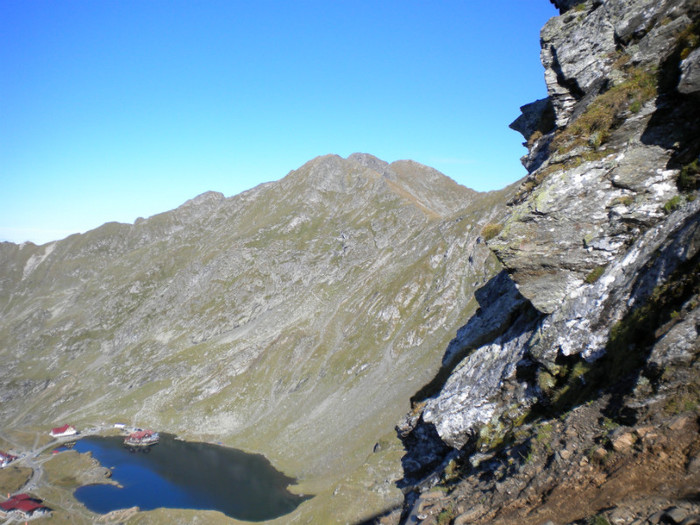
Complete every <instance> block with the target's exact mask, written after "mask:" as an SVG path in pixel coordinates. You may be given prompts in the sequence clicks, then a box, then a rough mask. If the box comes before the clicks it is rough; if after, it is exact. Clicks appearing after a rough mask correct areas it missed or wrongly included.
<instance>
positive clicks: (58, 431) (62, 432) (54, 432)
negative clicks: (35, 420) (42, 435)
mask: <svg viewBox="0 0 700 525" xmlns="http://www.w3.org/2000/svg"><path fill="white" fill-rule="evenodd" d="M77 433H78V431H77V430H75V427H72V426H71V425H63V426H62V427H56V428H52V429H51V432H50V434H51V436H52V437H61V436H74V435H75V434H77Z"/></svg>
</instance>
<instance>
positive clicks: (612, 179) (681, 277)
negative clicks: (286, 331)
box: [402, 0, 700, 523]
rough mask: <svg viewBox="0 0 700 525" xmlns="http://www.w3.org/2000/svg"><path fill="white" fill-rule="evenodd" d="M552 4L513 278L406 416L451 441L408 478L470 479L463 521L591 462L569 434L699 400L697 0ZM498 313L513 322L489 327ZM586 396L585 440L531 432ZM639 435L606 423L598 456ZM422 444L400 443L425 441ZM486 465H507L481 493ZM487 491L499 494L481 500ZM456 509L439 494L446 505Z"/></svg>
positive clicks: (512, 217)
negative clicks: (536, 468) (610, 429)
mask: <svg viewBox="0 0 700 525" xmlns="http://www.w3.org/2000/svg"><path fill="white" fill-rule="evenodd" d="M554 3H555V5H557V7H558V8H559V9H560V10H561V12H562V15H561V16H559V17H555V18H554V19H552V20H550V21H549V22H548V23H547V25H546V26H545V28H544V29H543V31H542V61H543V64H544V65H545V70H546V73H545V79H546V83H547V89H548V92H549V98H548V99H545V100H541V101H537V102H535V103H533V104H530V105H526V106H523V108H521V111H522V113H523V115H522V116H521V117H520V118H519V119H517V120H516V121H515V122H514V123H513V125H512V127H513V128H514V129H517V130H519V131H521V132H522V133H523V135H524V136H525V138H526V139H528V142H527V146H528V148H529V152H528V155H527V156H526V157H525V158H524V159H523V163H524V164H525V165H526V167H528V170H529V171H530V172H531V173H530V175H528V177H527V178H526V179H525V181H524V182H523V184H522V186H521V187H520V189H519V190H518V192H517V194H516V196H515V198H514V199H513V200H512V201H511V202H510V203H509V206H510V208H509V209H510V213H509V216H508V218H507V219H506V220H505V221H504V222H503V224H502V228H501V229H500V233H498V234H497V235H496V236H495V237H493V238H491V239H489V240H488V241H487V242H488V245H489V247H490V248H491V249H492V250H493V251H494V253H495V254H496V255H497V257H498V258H499V260H500V261H501V262H502V263H503V265H504V267H505V271H506V272H507V275H508V277H509V278H510V279H512V281H513V282H514V284H515V286H516V287H517V292H518V294H517V295H507V294H505V295H504V294H499V293H498V292H497V290H498V289H500V287H496V286H493V285H492V286H486V287H484V288H483V289H482V290H481V293H484V292H486V291H488V293H486V294H485V295H486V296H487V297H488V298H484V296H482V300H480V301H479V302H480V306H481V307H482V310H480V311H479V312H478V313H477V314H475V315H474V316H473V317H472V318H470V319H469V320H468V322H467V323H466V324H465V325H464V327H463V328H462V329H460V330H459V332H458V338H457V339H455V340H454V341H453V342H452V343H451V344H450V346H449V347H448V350H447V352H446V356H445V362H446V363H448V362H449V363H452V365H451V367H450V374H449V376H447V377H442V378H441V381H440V388H439V389H436V390H435V391H433V392H429V395H427V396H426V398H425V399H424V400H423V405H422V407H421V411H420V412H418V413H415V414H414V415H413V416H412V418H411V421H412V422H413V428H415V429H416V431H419V432H422V433H423V438H424V441H425V440H426V439H427V436H428V435H432V434H431V432H433V431H434V432H433V434H436V435H437V436H439V438H440V440H441V442H442V443H444V444H446V445H449V446H450V447H451V450H442V451H441V455H440V458H441V461H438V458H437V457H436V456H435V455H433V456H432V457H431V459H430V468H427V469H424V470H420V468H419V467H418V465H416V464H413V465H412V468H413V472H414V473H415V472H421V474H422V476H423V477H422V480H421V481H414V483H415V486H416V487H420V490H425V487H426V486H430V485H432V484H434V483H442V484H445V485H447V486H448V487H450V490H455V491H462V488H460V487H464V490H463V491H462V493H463V494H464V495H465V496H464V500H463V501H464V504H463V505H462V508H464V512H465V513H467V514H469V517H468V518H467V517H464V520H466V521H464V522H465V523H472V522H474V523H492V522H494V518H495V517H496V516H498V513H499V512H502V509H505V508H511V509H515V508H520V507H527V505H528V504H530V503H532V502H535V501H540V502H541V500H538V499H537V498H546V494H547V493H548V491H549V492H551V491H553V490H555V489H554V487H555V486H556V483H561V482H562V480H559V482H557V481H554V480H555V479H556V478H557V476H556V474H554V475H552V474H547V471H546V468H547V467H548V466H551V465H554V464H556V466H557V468H556V471H557V472H571V471H574V470H576V469H578V468H580V467H581V466H582V465H584V463H586V462H588V461H589V460H590V456H589V457H586V458H585V460H583V459H581V456H580V455H579V454H578V452H577V450H578V451H579V452H580V449H577V448H576V447H577V446H581V447H582V446H586V447H592V448H591V449H590V450H594V448H595V445H596V443H600V442H602V439H603V438H602V437H601V436H603V435H605V434H606V430H605V429H604V428H600V427H597V426H596V425H597V424H600V421H604V420H605V421H611V422H612V423H610V424H614V425H621V426H625V425H632V426H633V425H634V424H635V423H636V422H638V421H640V420H643V419H645V418H646V419H647V420H649V421H652V420H653V421H656V422H657V424H659V425H664V424H672V423H670V422H669V421H670V419H669V416H668V414H669V413H673V414H677V413H678V412H682V411H684V410H686V411H689V412H697V407H698V406H699V405H700V394H699V392H700V373H699V372H700V371H699V370H698V368H697V363H698V359H699V357H700V344H698V342H697V340H698V337H697V336H698V332H699V329H698V324H697V323H698V311H699V310H698V305H699V304H700V277H699V275H700V266H699V264H700V200H698V199H697V197H698V194H697V186H696V185H695V184H694V183H693V182H692V181H693V180H694V179H692V177H694V175H693V174H694V173H695V172H696V166H697V164H698V162H700V139H698V137H700V104H699V101H698V99H697V97H696V95H695V94H693V93H695V87H693V86H694V84H695V80H693V79H694V78H695V72H694V71H695V69H694V68H695V67H696V61H697V55H696V53H697V49H696V48H697V46H698V43H700V37H699V36H698V27H700V23H699V21H700V5H698V4H697V2H691V1H683V0H672V1H663V2H656V1H654V2H652V1H649V0H609V1H602V2H601V1H591V0H589V1H587V2H554ZM549 107H551V110H552V112H553V118H551V117H549V116H547V111H548V110H547V108H549ZM689 181H690V182H689ZM505 298H507V299H505ZM517 298H520V299H517ZM520 301H522V302H520ZM489 305H492V306H491V308H492V307H493V306H495V305H499V306H498V310H499V312H501V315H500V316H499V315H494V314H492V313H489V317H488V318H489V319H492V321H493V323H491V324H490V323H488V322H485V321H484V318H480V317H479V315H482V314H483V313H484V312H487V311H489V310H490V307H489ZM504 318H508V321H507V323H505V326H506V328H505V329H504V330H494V329H493V324H499V320H502V319H504ZM460 338H461V339H462V340H463V341H464V343H463V344H462V345H461V346H460V343H459V342H458V340H459V339H460ZM459 348H462V349H463V351H461V352H457V351H455V349H459ZM454 360H457V361H458V362H457V363H454V362H453V361H454ZM660 404H661V405H664V406H665V407H666V408H662V407H661V406H660ZM584 406H593V407H596V408H595V409H592V410H593V413H596V414H598V416H597V417H599V421H598V423H595V422H592V427H591V437H590V441H587V442H586V443H588V444H586V445H584V444H583V442H581V443H579V444H576V445H574V444H573V441H574V440H571V442H570V440H568V439H567V440H566V441H567V442H561V443H558V444H557V443H555V442H554V441H550V442H549V444H548V445H547V447H545V448H537V447H539V445H538V442H539V441H538V440H544V439H545V438H544V437H538V434H537V432H544V430H542V429H543V428H546V429H549V428H550V426H551V425H554V424H556V423H551V422H547V420H548V418H551V417H558V418H564V417H565V415H566V414H567V413H568V411H571V410H577V409H578V408H581V409H582V410H583V407H584ZM669 407H670V408H669ZM689 417H696V416H694V415H691V416H689ZM662 421H663V422H665V423H661V422H662ZM533 422H535V423H533ZM533 425H534V426H533ZM538 425H541V426H538ZM572 425H573V423H572ZM409 426H410V425H409ZM426 426H429V428H431V429H433V430H431V432H426V431H425V430H424V429H425V428H426ZM574 426H575V425H574ZM402 429H404V433H406V432H405V425H404V426H403V427H402ZM537 429H539V430H537ZM560 431H561V432H571V433H572V436H573V435H575V434H574V433H575V432H576V429H574V428H569V427H567V426H563V427H562V428H561V429H560ZM546 432H550V430H546ZM639 432H644V430H640V431H639ZM640 435H641V434H640ZM630 436H633V434H631V433H630V431H629V429H628V431H627V432H626V433H625V432H622V431H620V433H619V435H618V434H614V435H610V441H608V442H605V443H603V445H604V446H603V448H602V451H601V454H602V456H601V457H603V456H606V454H608V452H611V453H618V454H622V453H625V454H627V453H630V451H631V450H633V449H634V447H635V446H637V445H635V443H636V441H635V440H634V439H632V438H631V437H630ZM408 439H410V433H409V438H408ZM547 439H549V438H547ZM630 439H631V441H630ZM635 439H636V438H635ZM598 440H601V441H598ZM406 442H408V441H406ZM417 443H418V442H417V441H416V442H413V443H412V444H411V445H410V446H409V445H407V457H413V458H414V459H415V458H420V457H421V451H420V448H419V446H418V445H417ZM425 446H426V447H427V446H428V444H427V443H426V445H425ZM430 446H431V447H432V450H437V447H436V446H435V445H434V444H432V445H430ZM606 446H607V447H608V448H605V447H606ZM694 446H695V445H692V446H691V445H690V444H689V445H688V448H687V449H686V452H687V453H688V454H691V455H692V453H693V452H692V451H693V450H694V449H693V447H694ZM572 447H573V448H572ZM636 450H639V448H637V449H636ZM534 451H537V453H538V454H541V455H542V457H543V465H545V466H544V467H540V468H545V471H544V472H543V474H542V476H541V477H540V476H534V475H533V474H532V472H531V469H530V467H529V466H527V463H528V461H529V460H528V459H526V458H528V457H531V455H532V454H534ZM652 455H653V453H652ZM650 458H651V456H649V457H647V459H648V460H650V461H651V459H650ZM416 461H417V460H416ZM644 461H646V460H644ZM644 461H641V462H640V463H639V464H636V465H637V466H636V467H634V468H640V471H641V470H643V469H644V468H646V466H645V463H644ZM414 463H415V462H414ZM632 463H634V461H633V462H632ZM674 465H675V464H674ZM630 468H632V467H630ZM674 468H679V467H678V466H677V465H676V466H673V467H669V469H670V470H669V472H672V471H673V469H674ZM669 475H670V476H672V474H671V473H670V474H669ZM630 476H634V474H633V473H632V472H630ZM414 477H415V476H414ZM455 478H461V479H462V480H465V479H466V480H469V481H462V482H460V481H454V479H455ZM488 479H493V480H497V481H494V485H493V487H492V489H489V490H493V491H494V492H489V493H488V495H487V494H486V492H485V491H484V484H483V483H484V480H488ZM679 479H680V478H679ZM435 480H438V481H435ZM518 480H519V481H518ZM528 480H529V481H528ZM407 481H410V479H409V478H407ZM470 483H471V485H469V484H470ZM409 484H410V483H409ZM466 485H469V487H466ZM678 488H679V490H680V486H679V487H678ZM639 490H642V489H639ZM644 490H646V489H644ZM466 494H476V496H473V497H472V496H466ZM514 494H520V499H518V498H516V497H515V496H514ZM528 494H530V495H529V496H528ZM620 494H622V493H620ZM630 494H631V493H630V492H625V495H624V497H625V498H626V497H628V496H629V495H630ZM523 495H525V497H526V498H527V501H525V500H523V499H522V498H523ZM619 497H620V498H623V496H622V495H620V496H619ZM413 498H415V496H413ZM479 498H482V499H481V500H479ZM447 499H449V498H447ZM484 500H490V502H491V503H490V505H486V506H483V507H479V508H480V509H481V511H480V512H476V513H474V512H473V509H474V508H476V506H478V505H480V504H481V501H484ZM407 501H409V504H408V505H407V507H406V509H405V512H404V517H406V516H414V517H416V516H418V515H419V514H420V513H421V512H422V511H421V510H420V509H424V507H425V506H426V502H425V501H424V500H423V499H421V498H420V497H418V498H417V499H415V501H414V499H407ZM458 505H459V501H458V500H456V499H454V498H453V499H452V500H451V501H450V503H449V506H450V508H452V509H454V508H457V506H458ZM533 505H534V503H533ZM447 507H448V505H434V509H435V512H436V513H437V512H442V511H445V509H446V508H447ZM470 508H471V509H472V510H467V509H470ZM499 509H501V510H499ZM589 510H591V509H589ZM593 510H595V509H593ZM657 510H658V509H657ZM423 514H424V515H427V514H426V513H425V512H423ZM472 514H473V515H472ZM433 515H434V516H437V514H433ZM520 517H521V518H522V515H521V516H520ZM580 518H585V515H582V516H580ZM426 519H427V518H426ZM459 519H460V518H458V519H457V521H456V522H460V521H459ZM546 519H547V518H546V517H545V518H544V519H543V520H541V521H540V522H538V523H542V522H544V521H546ZM572 519H573V518H572ZM495 521H497V520H495ZM516 521H518V520H516ZM518 522H520V521H518ZM504 523H508V521H507V520H505V521H504Z"/></svg>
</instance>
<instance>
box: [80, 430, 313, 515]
mask: <svg viewBox="0 0 700 525" xmlns="http://www.w3.org/2000/svg"><path fill="white" fill-rule="evenodd" d="M74 450H76V451H78V452H80V453H85V452H90V453H92V456H93V457H94V458H95V459H97V460H98V461H99V462H100V463H101V464H102V465H103V466H104V467H107V468H109V469H111V471H112V480H114V481H116V482H117V483H119V486H117V485H112V484H99V485H86V486H83V487H80V488H78V489H77V490H76V491H75V497H76V499H78V501H80V502H81V503H83V504H84V505H85V506H86V507H87V508H88V509H90V510H91V511H93V512H95V513H98V514H104V513H107V512H110V511H113V510H118V509H125V508H129V507H134V506H137V507H139V508H140V509H141V510H153V509H156V508H161V507H165V508H181V509H200V510H217V511H220V512H222V513H224V514H226V515H227V516H229V517H232V518H235V519H237V520H242V521H264V520H270V519H274V518H278V517H280V516H283V515H285V514H288V513H289V512H291V511H293V510H294V509H295V508H296V507H297V506H298V505H299V504H300V503H301V502H302V501H304V500H306V499H308V497H306V496H299V495H296V494H292V493H290V492H289V491H288V490H287V487H288V486H289V485H290V484H293V483H294V481H295V480H294V479H292V478H289V477H287V476H285V475H284V474H282V473H281V472H279V471H277V470H276V469H275V468H274V467H273V466H272V465H271V464H270V462H269V461H268V460H267V459H265V457H264V456H261V455H254V454H248V453H245V452H242V451H239V450H236V449H232V448H227V447H223V446H219V445H213V444H208V443H198V442H188V441H182V440H179V439H176V438H175V436H172V435H169V434H160V441H159V443H157V444H155V445H151V446H148V447H140V448H137V449H134V448H127V447H126V446H125V445H124V438H123V437H116V436H113V437H99V436H90V437H85V438H82V439H79V440H77V442H76V443H75V446H74Z"/></svg>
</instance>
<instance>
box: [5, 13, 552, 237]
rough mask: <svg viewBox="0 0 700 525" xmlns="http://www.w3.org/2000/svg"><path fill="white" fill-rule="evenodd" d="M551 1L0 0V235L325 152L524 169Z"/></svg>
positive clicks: (499, 176) (73, 223)
mask: <svg viewBox="0 0 700 525" xmlns="http://www.w3.org/2000/svg"><path fill="white" fill-rule="evenodd" d="M555 14H556V12H555V10H554V8H553V7H552V6H551V4H550V3H549V2H548V1H547V0H527V1H524V0H505V1H502V2H498V3H495V2H487V1H474V2H472V1H467V0H461V1H456V0H443V1H441V2H428V1H426V0H401V1H393V0H386V1H382V2H377V1H371V2H370V1H365V0H354V1H344V0H331V1H329V0H325V1H316V0H294V1H292V0H286V1H271V0H254V1H245V2H244V1H239V0H226V1H224V0H221V1H218V0H196V1H195V0H190V1H183V0H163V1H159V0H139V1H126V0H119V1H118V0H98V1H95V0H85V1H76V0H62V1H61V2H56V1H53V0H51V1H47V0H0V182H1V183H2V191H1V192H0V240H9V241H12V242H22V241H25V240H31V241H33V242H36V243H43V242H47V241H49V240H54V239H59V238H63V237H65V236H67V235H69V234H70V233H74V232H82V231H86V230H89V229H92V228H96V227H98V226H100V225H101V224H103V223H105V222H108V221H112V220H115V221H120V222H133V221H134V220H135V219H136V218H137V217H148V216H150V215H153V214H156V213H160V212H162V211H166V210H169V209H172V208H175V207H177V206H178V205H180V204H182V203H183V202H184V201H186V200H187V199H190V198H192V197H194V196H196V195H198V194H200V193H202V192H204V191H208V190H214V191H220V192H222V193H224V194H225V195H226V196H231V195H235V194H237V193H240V192H241V191H244V190H246V189H248V188H251V187H253V186H256V185H257V184H259V183H261V182H267V181H271V180H278V179H280V178H282V177H283V176H284V175H286V174H287V173H288V172H289V171H290V170H293V169H296V168H298V167H299V166H301V165H302V164H303V163H304V162H306V161H308V160H310V159H312V158H313V157H316V156H318V155H323V154H327V153H337V154H339V155H342V156H347V155H349V154H351V153H353V152H356V151H361V152H367V153H371V154H373V155H376V156H378V157H380V158H382V159H384V160H387V161H389V162H392V161H395V160H399V159H413V160H416V161H418V162H422V163H423V164H427V165H429V166H432V167H434V168H436V169H438V170H440V171H442V172H443V173H445V174H446V175H448V176H450V177H452V178H453V179H455V180H456V181H457V182H459V183H461V184H464V185H465V186H469V187H471V188H474V189H476V190H480V191H484V190H492V189H498V188H501V187H503V186H505V185H507V184H509V183H511V182H514V181H515V180H517V179H519V178H521V177H523V176H524V175H525V170H524V168H522V166H521V165H520V161H519V158H520V156H522V155H523V154H524V153H525V149H524V148H523V147H522V145H521V143H522V140H523V139H522V137H521V136H520V135H519V134H518V133H516V132H515V131H512V130H510V129H509V128H508V124H509V123H510V122H511V121H513V120H514V119H515V118H516V117H517V116H518V114H519V111H518V108H519V106H521V105H523V104H525V103H528V102H531V101H533V100H535V99H537V98H542V97H544V96H545V95H546V89H545V85H544V79H543V69H542V66H541V65H540V62H539V30H540V28H541V26H542V25H543V24H544V23H545V21H546V20H547V19H548V18H549V17H551V16H554V15H555Z"/></svg>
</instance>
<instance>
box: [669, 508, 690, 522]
mask: <svg viewBox="0 0 700 525" xmlns="http://www.w3.org/2000/svg"><path fill="white" fill-rule="evenodd" d="M687 517H688V511H687V510H685V509H682V508H681V507H672V508H670V509H667V510H666V511H665V512H664V515H663V518H664V519H666V520H670V521H671V523H676V524H680V523H682V522H683V520H685V518H687Z"/></svg>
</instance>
